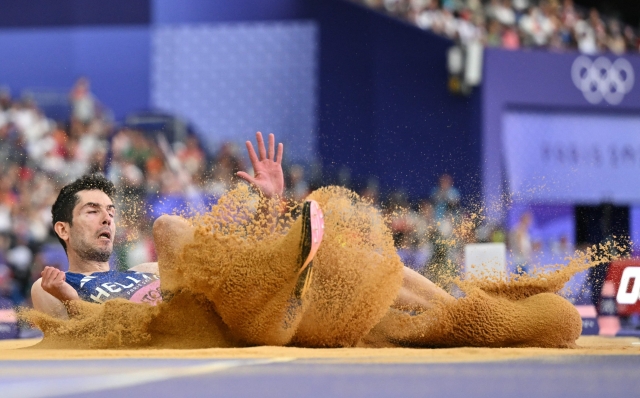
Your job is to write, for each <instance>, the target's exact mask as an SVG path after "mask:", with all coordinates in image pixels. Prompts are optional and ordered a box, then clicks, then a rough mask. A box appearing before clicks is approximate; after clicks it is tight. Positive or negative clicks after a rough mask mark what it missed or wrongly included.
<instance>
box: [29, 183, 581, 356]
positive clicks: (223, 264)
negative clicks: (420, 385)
mask: <svg viewBox="0 0 640 398" xmlns="http://www.w3.org/2000/svg"><path fill="white" fill-rule="evenodd" d="M310 198H311V199H314V200H316V201H318V202H319V203H320V206H321V207H322V209H323V210H324V214H325V227H326V228H325V236H324V241H323V244H322V245H321V248H320V250H319V251H318V253H317V257H316V259H315V260H314V265H313V271H314V277H313V280H312V283H311V287H310V291H309V292H308V294H307V296H306V297H305V298H304V299H303V300H302V301H298V300H296V299H294V298H293V296H292V292H293V290H294V287H295V285H296V282H297V278H298V276H297V274H298V267H299V255H300V253H299V245H300V236H301V221H300V220H299V219H298V220H296V217H295V215H296V214H297V213H298V212H299V208H298V206H291V207H288V208H287V207H284V206H283V205H282V204H281V203H280V202H278V201H274V200H266V199H264V198H261V197H259V196H258V195H257V194H255V193H254V192H252V191H251V190H250V189H248V188H247V187H246V186H240V187H238V188H236V189H234V190H232V191H231V192H229V193H228V194H227V195H226V196H225V197H223V198H222V199H221V200H220V201H219V203H218V204H217V205H216V206H214V207H213V208H212V210H211V211H210V212H209V213H207V214H203V215H199V216H196V217H193V218H191V219H190V220H189V221H190V224H191V226H192V227H193V231H192V232H190V233H189V236H191V235H192V236H193V238H192V239H191V240H190V242H189V243H188V244H186V245H185V246H184V249H183V250H182V251H181V252H180V253H177V254H176V255H175V256H174V257H173V258H174V261H173V263H172V264H166V263H164V264H163V263H162V259H161V263H160V268H161V283H162V288H163V289H164V290H171V291H172V294H173V297H172V298H171V299H170V300H168V301H165V302H164V303H162V304H160V305H159V306H157V307H151V306H148V305H145V304H135V303H130V302H127V301H124V300H114V301H110V302H107V303H105V304H103V305H93V304H88V303H74V304H71V305H72V306H73V308H72V310H73V312H74V313H76V314H77V315H76V316H75V317H74V318H73V319H71V320H69V321H61V320H56V319H52V318H51V317H48V316H46V315H43V314H40V313H37V312H35V311H26V312H23V313H22V316H23V318H24V319H26V320H28V321H29V322H31V323H33V324H34V325H36V326H37V327H39V328H40V329H42V330H43V332H44V333H45V339H44V340H43V342H42V343H41V347H50V348H71V347H74V348H139V347H154V348H201V347H231V346H236V347H237V346H247V345H276V346H283V345H296V346H301V347H350V346H356V345H360V346H391V345H395V346H412V347H455V346H486V347H507V346H529V347H533V346H535V347H573V346H574V345H575V340H576V339H577V338H578V337H579V335H580V332H581V320H580V317H579V315H578V313H577V311H576V310H575V309H574V308H573V306H572V305H571V304H570V303H569V302H567V301H566V300H564V299H563V298H562V297H560V296H558V295H557V294H555V293H556V292H557V291H558V290H560V289H561V288H562V287H563V285H564V284H565V283H566V281H568V280H569V278H570V277H571V275H573V274H574V273H575V272H578V271H581V270H583V269H585V268H586V267H589V266H591V265H593V263H592V262H591V260H590V256H591V255H590V254H589V253H587V254H584V255H583V256H580V257H578V258H577V259H576V260H575V261H573V262H572V263H570V266H569V267H566V268H564V269H557V270H550V271H549V270H547V271H546V272H540V273H539V274H538V275H535V276H533V277H520V278H511V279H509V280H506V281H504V280H501V279H497V278H485V279H479V280H468V281H464V282H461V281H458V284H459V285H460V287H461V289H462V290H463V291H464V292H465V297H463V298H461V299H458V300H456V301H453V302H452V303H447V304H445V303H440V304H439V305H436V306H435V308H434V309H433V310H431V311H425V312H423V313H420V314H408V313H405V312H401V311H398V310H394V309H391V308H390V307H391V304H392V303H393V301H394V299H395V297H396V295H397V292H398V290H399V289H400V287H401V284H402V269H403V266H402V263H401V262H400V259H399V257H398V255H397V254H396V252H395V248H394V245H393V240H392V237H391V233H390V231H389V229H388V227H387V225H386V223H385V220H384V218H383V217H382V216H381V214H380V213H379V211H378V210H377V209H375V208H374V207H373V206H372V205H370V204H368V203H366V202H365V201H363V200H361V199H360V198H359V197H358V196H357V195H356V194H354V193H352V192H350V191H347V190H346V189H343V188H337V187H329V188H324V189H320V190H318V191H316V192H314V193H313V194H312V195H311V197H310ZM176 239H179V237H176Z"/></svg>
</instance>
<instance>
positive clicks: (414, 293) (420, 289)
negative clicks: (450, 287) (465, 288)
mask: <svg viewBox="0 0 640 398" xmlns="http://www.w3.org/2000/svg"><path fill="white" fill-rule="evenodd" d="M402 274H403V275H402V287H401V288H400V291H399V292H398V296H397V297H396V300H395V301H394V303H393V305H392V307H393V308H398V309H406V310H413V311H427V310H429V309H431V308H433V306H434V305H436V303H442V302H444V303H448V302H452V301H455V298H454V297H453V296H451V295H450V294H449V293H447V292H446V291H444V290H443V289H441V288H440V287H438V286H437V285H436V284H435V283H433V282H431V281H430V280H429V279H427V278H425V277H424V276H422V275H420V274H419V273H417V272H416V271H414V270H412V269H411V268H407V267H404V269H403V273H402Z"/></svg>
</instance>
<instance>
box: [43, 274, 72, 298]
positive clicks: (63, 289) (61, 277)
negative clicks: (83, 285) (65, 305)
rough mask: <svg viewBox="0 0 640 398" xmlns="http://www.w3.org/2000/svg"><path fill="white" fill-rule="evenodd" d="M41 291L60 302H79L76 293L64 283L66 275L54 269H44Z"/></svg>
mask: <svg viewBox="0 0 640 398" xmlns="http://www.w3.org/2000/svg"><path fill="white" fill-rule="evenodd" d="M41 276H42V281H41V286H42V290H44V291H45V292H47V293H49V294H50V295H52V296H53V297H55V298H57V299H58V300H60V301H69V300H79V299H80V297H79V296H78V292H76V290H75V289H74V288H72V287H71V285H69V284H68V283H67V282H66V274H65V273H64V272H62V271H60V270H59V269H57V268H54V267H44V270H43V271H42V273H41Z"/></svg>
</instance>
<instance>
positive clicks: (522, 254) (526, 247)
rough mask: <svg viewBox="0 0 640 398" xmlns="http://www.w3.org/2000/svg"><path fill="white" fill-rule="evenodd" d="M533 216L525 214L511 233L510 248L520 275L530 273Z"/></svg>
mask: <svg viewBox="0 0 640 398" xmlns="http://www.w3.org/2000/svg"><path fill="white" fill-rule="evenodd" d="M532 221H533V216H532V215H531V213H529V212H525V213H524V214H522V216H520V220H519V221H518V223H517V224H516V225H515V226H514V227H513V229H512V230H511V232H510V233H509V247H510V249H511V255H512V256H513V263H514V265H515V267H516V271H517V272H518V273H527V272H529V271H530V270H529V268H528V267H529V263H530V262H531V256H532V254H533V243H532V241H531V235H530V234H529V228H531V223H532Z"/></svg>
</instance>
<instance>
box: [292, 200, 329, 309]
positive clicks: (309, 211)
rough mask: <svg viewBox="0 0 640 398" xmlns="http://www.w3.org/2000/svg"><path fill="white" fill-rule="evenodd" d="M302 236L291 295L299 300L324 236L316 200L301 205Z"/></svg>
mask: <svg viewBox="0 0 640 398" xmlns="http://www.w3.org/2000/svg"><path fill="white" fill-rule="evenodd" d="M300 217H302V238H301V239H300V257H299V260H298V261H299V263H300V269H299V271H298V281H297V283H296V287H295V288H294V290H293V296H294V297H295V298H296V299H298V300H300V299H302V297H304V295H305V293H306V292H307V290H308V289H309V285H310V284H311V279H312V278H313V257H314V256H315V255H316V253H317V252H318V248H319V247H320V243H322V237H323V236H324V215H323V214H322V210H321V209H320V205H318V202H316V201H314V200H308V201H306V202H305V203H304V205H303V206H302V214H301V215H300Z"/></svg>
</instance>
